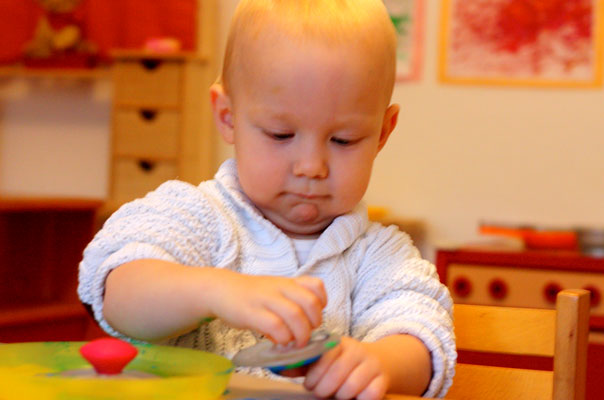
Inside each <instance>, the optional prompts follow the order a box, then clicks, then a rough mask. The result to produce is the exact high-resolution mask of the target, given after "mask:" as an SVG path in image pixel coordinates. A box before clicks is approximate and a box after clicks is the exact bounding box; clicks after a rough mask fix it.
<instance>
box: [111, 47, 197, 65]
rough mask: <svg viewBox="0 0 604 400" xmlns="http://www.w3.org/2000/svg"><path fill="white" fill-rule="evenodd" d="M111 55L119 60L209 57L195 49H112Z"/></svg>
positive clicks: (195, 58) (187, 59)
mask: <svg viewBox="0 0 604 400" xmlns="http://www.w3.org/2000/svg"><path fill="white" fill-rule="evenodd" d="M111 57H112V58H114V59H118V60H128V59H132V60H136V61H139V60H144V59H149V60H185V61H197V62H201V63H203V62H206V61H207V57H205V56H203V55H201V54H198V53H196V52H193V51H173V52H164V53H158V52H152V51H149V50H144V49H140V50H130V49H115V50H113V51H111Z"/></svg>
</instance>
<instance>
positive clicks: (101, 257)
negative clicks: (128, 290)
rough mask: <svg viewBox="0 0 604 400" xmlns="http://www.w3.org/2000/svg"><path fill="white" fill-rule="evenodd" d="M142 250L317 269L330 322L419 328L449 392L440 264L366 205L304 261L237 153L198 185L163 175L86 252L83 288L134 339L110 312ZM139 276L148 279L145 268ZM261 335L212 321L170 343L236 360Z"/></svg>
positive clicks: (329, 326) (286, 270) (186, 259)
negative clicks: (263, 206) (122, 278)
mask: <svg viewBox="0 0 604 400" xmlns="http://www.w3.org/2000/svg"><path fill="white" fill-rule="evenodd" d="M142 258H154V259H161V260H166V261H172V262H177V263H181V264H184V265H189V266H192V267H194V266H200V265H205V266H215V267H216V268H228V269H231V270H234V271H238V272H240V273H244V274H250V275H278V276H289V277H294V276H300V275H311V276H316V277H319V278H321V279H322V280H323V282H324V284H325V288H326V290H327V294H328V304H327V306H326V307H325V309H324V312H323V326H322V328H324V329H326V330H329V331H332V332H336V333H338V334H341V335H349V336H351V337H354V338H357V339H359V340H363V341H375V340H377V339H379V338H381V337H384V336H387V335H391V334H398V333H407V334H411V335H414V336H416V337H418V338H420V339H421V340H422V341H423V342H424V344H425V345H426V346H427V347H428V349H429V350H430V352H431V357H432V366H433V376H432V380H431V382H430V385H429V387H428V390H427V391H426V393H424V395H425V396H426V397H436V396H444V394H445V393H446V391H447V390H448V388H449V386H450V385H451V383H452V378H453V375H454V368H455V362H456V351H455V337H454V334H453V327H452V320H451V315H452V314H451V313H452V302H451V298H450V295H449V292H448V290H447V288H446V287H445V286H443V285H442V284H441V283H440V282H439V280H438V277H437V275H436V270H435V268H434V266H433V265H432V264H431V263H429V262H427V261H425V260H422V259H421V258H420V255H419V253H418V251H417V249H416V248H415V247H414V246H413V245H412V243H411V240H410V238H409V236H408V235H407V234H405V233H402V232H400V231H398V230H397V229H396V228H395V227H394V226H391V227H384V226H382V225H380V224H377V223H371V222H369V221H368V219H367V210H366V207H365V206H363V205H362V204H361V205H359V206H358V207H357V208H356V209H355V210H353V212H351V213H349V214H346V215H343V216H340V217H338V218H336V219H335V220H334V221H333V222H332V224H331V225H330V226H329V227H328V228H327V229H326V230H325V231H324V232H323V233H322V234H321V236H320V237H319V238H318V240H317V242H316V243H315V245H314V247H313V248H312V250H311V252H310V255H309V257H308V259H307V261H306V262H305V263H304V264H303V265H299V263H298V260H297V258H296V254H295V250H294V246H293V244H292V240H291V239H290V238H289V237H288V236H286V235H285V234H284V233H283V232H281V231H280V230H279V229H278V228H277V227H276V226H275V225H273V224H272V223H271V222H270V221H268V220H267V219H265V218H264V217H263V216H262V215H261V214H260V213H259V211H258V210H257V209H256V208H255V207H254V206H253V204H252V203H251V202H250V201H249V199H248V198H247V197H246V196H245V195H244V194H243V192H242V191H241V187H240V185H239V182H238V178H237V168H236V164H235V162H234V160H228V161H226V162H225V163H224V164H223V165H222V166H221V168H220V170H219V171H218V173H217V174H216V176H215V178H214V179H213V180H210V181H206V182H203V183H201V184H200V185H199V186H197V187H195V186H192V185H189V184H187V183H184V182H180V181H169V182H166V183H164V184H163V185H161V186H160V187H159V188H158V189H157V190H155V191H153V192H151V193H149V194H148V195H147V196H145V197H144V198H143V199H137V200H135V201H133V202H131V203H128V204H126V205H124V206H122V207H121V208H120V209H119V210H118V211H117V212H116V213H114V214H113V215H112V216H111V217H110V218H109V219H108V220H107V222H106V223H105V225H104V227H103V229H102V230H101V231H99V232H98V234H97V235H96V236H95V238H94V240H93V241H92V242H91V243H90V244H89V245H88V247H87V248H86V250H85V251H84V259H83V260H82V262H81V263H80V269H79V286H78V294H79V296H80V299H81V300H82V302H84V303H86V304H90V305H91V306H92V308H93V311H94V315H95V317H96V319H97V320H98V322H99V323H100V325H101V327H102V328H103V329H104V330H105V331H107V332H108V333H109V334H111V335H114V336H118V337H122V338H126V337H125V336H123V335H122V334H120V333H119V332H117V331H115V330H114V329H113V328H112V327H111V326H109V324H108V323H107V321H106V320H105V319H104V318H103V293H104V284H105V279H106V277H107V274H108V273H109V272H110V271H111V270H112V269H113V268H115V267H117V266H119V265H121V264H124V263H126V262H129V261H132V260H135V259H142ZM140 282H141V285H144V282H145V277H144V276H141V280H140ZM233 295H236V294H233ZM126 339H127V338H126ZM255 342H256V338H255V336H254V335H253V334H252V333H250V332H249V331H244V330H238V329H233V328H230V327H228V326H226V325H225V324H223V323H222V322H221V321H220V320H214V321H213V322H211V323H208V324H204V325H201V326H200V327H199V328H198V329H196V330H195V331H193V332H191V333H188V334H186V335H183V336H181V337H179V338H174V339H171V340H170V341H169V342H168V343H169V344H172V345H178V346H187V347H192V348H197V349H202V350H206V351H211V352H215V353H218V354H221V355H223V356H226V357H229V358H230V357H232V356H233V354H234V353H236V352H237V351H238V350H239V349H241V348H243V347H246V346H249V345H251V344H254V343H255ZM400 357H401V358H402V357H405V355H404V354H401V355H400Z"/></svg>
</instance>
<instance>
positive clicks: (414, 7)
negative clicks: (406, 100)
mask: <svg viewBox="0 0 604 400" xmlns="http://www.w3.org/2000/svg"><path fill="white" fill-rule="evenodd" d="M384 4H385V6H386V9H387V10H388V13H389V15H390V19H391V20H392V23H393V24H394V27H395V29H396V35H397V51H396V57H397V62H396V71H397V72H396V80H397V82H404V81H416V80H419V79H420V78H421V67H422V58H423V39H424V24H425V21H424V18H425V15H424V12H425V0H384Z"/></svg>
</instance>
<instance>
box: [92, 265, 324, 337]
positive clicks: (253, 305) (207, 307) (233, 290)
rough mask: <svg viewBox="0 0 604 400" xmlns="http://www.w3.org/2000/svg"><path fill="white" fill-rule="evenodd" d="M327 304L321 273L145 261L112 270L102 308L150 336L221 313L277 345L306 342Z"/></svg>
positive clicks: (126, 330)
mask: <svg viewBox="0 0 604 400" xmlns="http://www.w3.org/2000/svg"><path fill="white" fill-rule="evenodd" d="M326 302H327V297H326V294H325V289H324V288H323V283H322V282H321V280H319V279H317V278H312V277H299V278H282V277H268V276H250V275H242V274H239V273H236V272H233V271H230V270H226V269H219V268H211V267H189V266H184V265H180V264H176V263H172V262H168V261H162V260H154V259H144V260H135V261H131V262H128V263H126V264H123V265H121V266H119V267H118V268H116V269H114V270H113V271H112V272H111V273H110V274H109V276H108V277H107V282H106V286H105V297H104V304H103V314H104V316H105V318H106V320H107V321H108V322H109V324H110V325H111V326H112V327H113V328H114V329H116V330H117V331H120V332H121V333H123V334H126V335H128V336H130V337H133V338H137V339H142V340H147V341H157V340H160V339H165V338H169V337H174V336H178V335H180V334H183V333H186V332H189V331H191V330H193V329H194V328H196V327H197V326H198V325H199V324H200V323H202V322H203V321H204V319H206V318H208V317H217V318H220V319H222V320H223V321H224V322H225V323H227V324H229V325H231V326H234V327H236V328H245V329H252V330H254V331H257V332H260V333H262V334H265V335H267V336H269V337H271V338H272V339H273V340H274V341H275V342H277V343H281V344H285V343H288V342H289V341H291V340H295V341H296V342H297V344H298V345H303V344H305V343H306V342H307V341H308V339H309V337H310V332H311V331H312V330H313V329H314V328H317V327H318V326H319V325H320V324H321V314H322V309H323V307H324V306H325V304H326Z"/></svg>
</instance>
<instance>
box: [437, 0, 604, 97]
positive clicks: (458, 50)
mask: <svg viewBox="0 0 604 400" xmlns="http://www.w3.org/2000/svg"><path fill="white" fill-rule="evenodd" d="M601 14H602V1H601V0H444V1H443V15H442V24H441V60H440V77H441V80H442V81H443V82H448V83H466V84H502V85H523V86H572V87H581V86H583V87H585V86H599V85H600V84H601V82H602V22H601V19H602V18H601Z"/></svg>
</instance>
